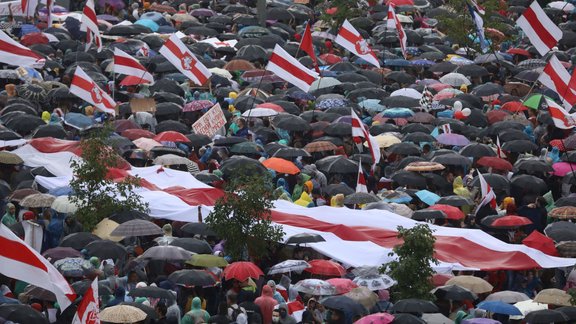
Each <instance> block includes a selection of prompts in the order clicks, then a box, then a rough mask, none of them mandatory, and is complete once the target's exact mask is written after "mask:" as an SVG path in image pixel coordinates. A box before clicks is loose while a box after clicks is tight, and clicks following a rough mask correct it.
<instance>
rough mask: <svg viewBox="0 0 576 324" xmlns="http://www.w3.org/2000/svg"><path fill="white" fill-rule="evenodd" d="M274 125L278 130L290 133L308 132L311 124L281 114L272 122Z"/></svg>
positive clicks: (298, 118) (296, 117) (295, 117)
mask: <svg viewBox="0 0 576 324" xmlns="http://www.w3.org/2000/svg"><path fill="white" fill-rule="evenodd" d="M272 123H274V125H275V126H276V127H278V128H281V129H285V130H288V131H307V130H309V129H310V124H308V122H307V121H305V120H304V119H302V118H301V117H298V116H294V115H290V114H281V115H278V116H276V117H274V119H273V120H272Z"/></svg>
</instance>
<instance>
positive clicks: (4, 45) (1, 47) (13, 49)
mask: <svg viewBox="0 0 576 324" xmlns="http://www.w3.org/2000/svg"><path fill="white" fill-rule="evenodd" d="M2 52H7V53H10V54H14V55H20V56H26V57H33V58H35V59H38V60H40V59H42V57H40V56H38V55H37V54H36V53H34V52H33V51H32V50H29V49H25V48H21V47H18V46H16V45H14V44H10V43H8V42H5V41H3V40H0V55H1V53H2Z"/></svg>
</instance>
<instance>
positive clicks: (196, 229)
mask: <svg viewBox="0 0 576 324" xmlns="http://www.w3.org/2000/svg"><path fill="white" fill-rule="evenodd" d="M180 231H181V232H183V233H186V234H188V235H192V236H193V235H201V236H216V233H215V232H214V231H213V230H212V229H210V228H209V227H208V224H206V223H186V224H185V225H184V226H182V227H181V228H180Z"/></svg>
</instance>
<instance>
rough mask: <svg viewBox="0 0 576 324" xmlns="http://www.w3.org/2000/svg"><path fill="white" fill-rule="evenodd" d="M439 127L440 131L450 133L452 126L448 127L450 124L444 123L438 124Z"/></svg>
mask: <svg viewBox="0 0 576 324" xmlns="http://www.w3.org/2000/svg"><path fill="white" fill-rule="evenodd" d="M440 129H442V133H444V134H450V133H452V127H450V124H444V125H442V126H440Z"/></svg>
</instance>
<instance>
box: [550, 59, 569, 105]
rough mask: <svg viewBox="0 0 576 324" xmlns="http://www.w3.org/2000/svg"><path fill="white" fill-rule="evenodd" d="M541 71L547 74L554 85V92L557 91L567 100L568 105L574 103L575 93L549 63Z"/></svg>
mask: <svg viewBox="0 0 576 324" xmlns="http://www.w3.org/2000/svg"><path fill="white" fill-rule="evenodd" d="M543 72H544V73H546V75H548V77H549V78H550V80H552V82H553V83H554V86H555V87H556V89H555V90H556V93H558V95H559V96H560V97H561V98H562V99H564V100H566V101H568V103H569V104H570V105H574V104H576V95H575V94H574V93H573V92H572V91H571V90H570V89H569V87H568V85H567V84H566V83H565V82H564V80H562V78H561V77H560V75H558V73H557V72H556V70H554V67H553V66H552V65H551V64H550V63H548V64H547V65H546V67H544V71H543Z"/></svg>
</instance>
